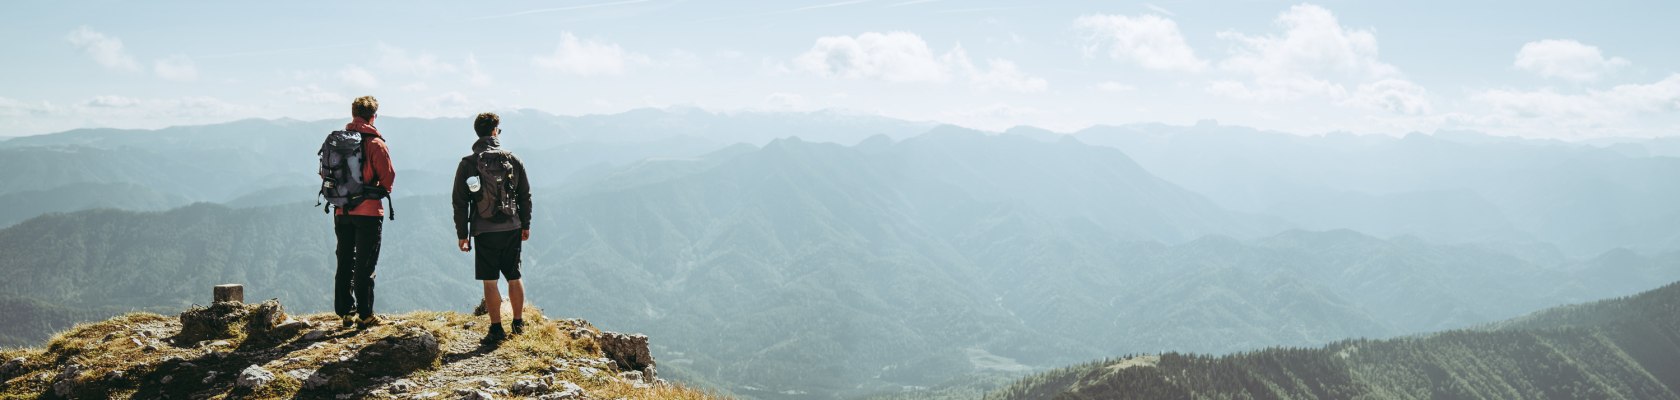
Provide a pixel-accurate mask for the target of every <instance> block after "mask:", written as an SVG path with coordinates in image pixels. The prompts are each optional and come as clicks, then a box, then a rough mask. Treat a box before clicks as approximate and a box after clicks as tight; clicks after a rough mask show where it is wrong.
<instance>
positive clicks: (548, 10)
mask: <svg viewBox="0 0 1680 400" xmlns="http://www.w3.org/2000/svg"><path fill="white" fill-rule="evenodd" d="M649 1H652V0H623V1H613V2H606V3H595V4H579V5H575V6H565V7H553V8H538V9H534V10H525V11H520V12H514V13H508V14H499V15H487V16H483V17H478V18H473V19H472V21H479V20H486V19H496V18H508V17H518V16H522V15H531V14H542V13H551V12H560V11H572V10H584V9H590V8H601V7H612V6H622V5H630V4H636V3H646V2H649Z"/></svg>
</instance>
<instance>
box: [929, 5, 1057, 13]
mask: <svg viewBox="0 0 1680 400" xmlns="http://www.w3.org/2000/svg"><path fill="white" fill-rule="evenodd" d="M1031 8H1038V6H1002V7H977V8H953V9H949V10H939V12H941V13H945V14H967V13H983V12H994V11H1014V10H1025V9H1031Z"/></svg>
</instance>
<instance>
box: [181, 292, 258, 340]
mask: <svg viewBox="0 0 1680 400" xmlns="http://www.w3.org/2000/svg"><path fill="white" fill-rule="evenodd" d="M249 315H250V311H248V310H246V309H245V304H244V303H239V302H232V301H224V302H221V303H215V304H211V305H210V306H209V307H200V306H196V305H195V306H193V307H192V308H189V309H187V311H182V312H181V333H180V334H177V335H175V340H176V343H194V342H198V341H203V340H213V339H229V338H234V337H238V336H239V334H240V333H242V331H243V330H244V328H245V319H246V317H247V316H249Z"/></svg>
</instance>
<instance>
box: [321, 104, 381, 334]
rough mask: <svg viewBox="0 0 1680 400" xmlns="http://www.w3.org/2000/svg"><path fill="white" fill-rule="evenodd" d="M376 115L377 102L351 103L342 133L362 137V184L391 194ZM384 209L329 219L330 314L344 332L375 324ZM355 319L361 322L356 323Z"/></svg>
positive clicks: (360, 209)
mask: <svg viewBox="0 0 1680 400" xmlns="http://www.w3.org/2000/svg"><path fill="white" fill-rule="evenodd" d="M378 113H379V100H376V99H374V98H373V96H362V97H358V98H356V100H355V101H352V102H351V103H350V115H351V116H352V117H354V118H353V119H352V120H351V121H350V123H349V124H345V126H344V130H347V131H356V132H361V133H362V136H363V140H362V154H364V155H365V157H367V162H366V163H364V164H363V165H362V176H363V180H364V181H365V184H367V185H372V186H378V187H380V188H382V189H384V191H385V193H390V192H391V188H392V187H393V186H392V185H393V182H395V181H396V178H397V170H396V168H394V167H392V166H391V152H390V148H388V147H386V146H385V137H384V136H380V133H379V129H378V128H374V127H373V120H374V118H375V117H377V116H378ZM384 216H385V206H384V204H383V203H382V202H380V201H378V200H372V201H363V202H361V203H360V204H357V205H356V206H355V207H353V208H350V209H348V210H346V209H343V208H340V209H338V211H337V212H336V213H334V215H333V233H334V234H335V236H337V237H338V273H337V274H336V275H334V276H333V281H334V282H333V311H335V312H337V313H338V316H339V318H341V319H343V322H344V327H345V328H349V327H351V325H352V324H354V325H355V326H356V327H357V328H358V329H365V328H367V327H369V326H372V325H378V324H379V319H378V318H375V317H374V315H373V271H374V267H375V266H376V265H377V264H379V241H380V231H381V230H382V229H383V226H382V224H383V219H382V217H384ZM357 315H360V316H361V319H360V320H358V319H356V316H357Z"/></svg>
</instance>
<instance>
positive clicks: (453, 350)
mask: <svg viewBox="0 0 1680 400" xmlns="http://www.w3.org/2000/svg"><path fill="white" fill-rule="evenodd" d="M524 313H525V318H526V321H527V324H529V326H527V328H526V332H525V334H523V335H517V336H512V337H510V338H509V339H508V340H506V341H503V342H501V343H491V344H485V343H480V342H481V341H480V339H482V338H483V336H484V331H485V328H486V326H487V324H488V323H489V319H488V318H487V317H484V316H482V315H468V314H461V313H455V312H435V311H421V312H412V313H408V314H401V315H384V316H382V317H384V318H385V320H386V321H385V322H386V323H384V324H381V325H378V326H375V327H372V328H369V329H366V330H353V329H343V328H340V327H339V325H338V324H337V322H338V320H337V318H336V317H335V316H333V315H329V314H316V315H308V316H293V315H289V314H287V313H286V312H285V307H284V306H282V305H281V304H280V302H279V301H277V300H268V301H265V302H262V303H257V304H245V303H241V302H231V301H230V302H220V303H215V304H211V305H210V306H208V307H201V306H194V307H192V308H191V309H188V310H186V311H183V312H181V313H180V314H179V315H177V316H174V317H170V316H164V315H158V314H152V313H131V314H127V315H122V316H119V317H116V318H112V319H109V320H106V321H102V322H96V323H90V324H82V325H78V326H76V327H74V328H71V329H69V330H67V331H65V332H62V333H59V334H58V335H57V336H55V337H54V338H52V339H51V340H50V341H48V342H47V346H46V348H44V349H40V348H25V349H6V350H0V398H6V399H9V398H49V399H51V398H144V399H198V398H216V397H221V398H256V399H261V398H313V399H335V400H336V399H349V398H397V399H410V398H413V399H457V398H466V399H496V398H538V399H619V398H625V399H710V398H714V397H715V396H714V395H711V394H708V393H705V392H702V391H698V390H694V389H689V388H686V387H683V386H681V385H678V384H673V383H670V382H666V381H665V380H664V379H661V378H659V377H658V373H657V371H656V370H655V368H654V360H653V357H652V356H650V355H649V352H648V348H647V346H648V338H647V336H644V335H635V334H622V333H617V332H607V331H602V330H600V329H597V328H595V327H594V326H592V325H590V324H589V322H587V321H584V320H581V319H549V318H546V317H544V316H543V315H542V312H541V310H539V309H537V308H535V307H527V308H526V310H525V311H524Z"/></svg>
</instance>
